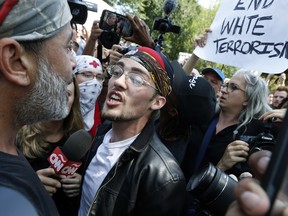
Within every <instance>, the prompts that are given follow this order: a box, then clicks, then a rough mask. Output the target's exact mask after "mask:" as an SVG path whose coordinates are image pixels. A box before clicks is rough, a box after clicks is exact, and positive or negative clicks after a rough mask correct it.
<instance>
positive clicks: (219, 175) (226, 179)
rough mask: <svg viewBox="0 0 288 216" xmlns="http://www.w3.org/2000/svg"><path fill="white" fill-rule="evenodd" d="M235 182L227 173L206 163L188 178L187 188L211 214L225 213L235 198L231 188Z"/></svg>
mask: <svg viewBox="0 0 288 216" xmlns="http://www.w3.org/2000/svg"><path fill="white" fill-rule="evenodd" d="M236 184H237V182H236V181H235V180H234V179H232V178H231V177H230V176H229V175H227V174H226V173H225V172H222V171H221V170H220V169H219V168H217V167H215V166H213V165H212V164H211V163H208V164H206V165H205V166H204V167H203V169H202V170H201V171H200V172H199V173H197V174H195V175H193V176H192V177H191V178H190V180H189V182H188V184H187V190H188V191H189V192H190V193H191V194H192V195H193V196H194V197H195V198H197V199H198V200H199V201H200V205H201V207H203V209H204V210H206V211H208V212H210V213H211V214H213V215H225V212H226V210H227V208H228V206H229V205H230V204H231V202H233V201H234V200H235V198H234V193H233V189H234V187H235V186H236Z"/></svg>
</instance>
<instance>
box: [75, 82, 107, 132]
mask: <svg viewBox="0 0 288 216" xmlns="http://www.w3.org/2000/svg"><path fill="white" fill-rule="evenodd" d="M102 87H103V86H102V84H101V83H100V82H99V81H98V80H97V79H96V78H94V79H93V80H89V81H86V82H83V83H80V84H79V90H80V106H81V113H82V116H83V118H84V124H85V129H86V130H87V131H89V130H90V129H91V128H92V126H93V124H94V110H95V103H96V100H97V98H98V96H99V95H100V93H101V90H102Z"/></svg>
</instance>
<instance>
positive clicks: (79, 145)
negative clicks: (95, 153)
mask: <svg viewBox="0 0 288 216" xmlns="http://www.w3.org/2000/svg"><path fill="white" fill-rule="evenodd" d="M91 142H92V139H91V136H90V134H89V133H88V132H87V131H85V130H84V129H81V130H78V131H76V132H75V133H73V134H72V135H71V136H70V137H69V138H68V139H67V141H66V142H65V143H64V145H63V147H61V148H60V147H59V146H58V147H56V148H55V149H54V151H53V152H52V153H51V154H50V156H49V157H48V161H49V163H50V165H51V167H52V168H53V169H54V170H55V172H56V173H57V174H60V175H66V176H71V175H73V174H74V173H75V172H76V171H77V169H78V168H79V167H80V166H81V165H82V163H81V162H80V159H81V158H82V157H84V155H85V154H86V153H87V151H88V150H89V148H90V144H91Z"/></svg>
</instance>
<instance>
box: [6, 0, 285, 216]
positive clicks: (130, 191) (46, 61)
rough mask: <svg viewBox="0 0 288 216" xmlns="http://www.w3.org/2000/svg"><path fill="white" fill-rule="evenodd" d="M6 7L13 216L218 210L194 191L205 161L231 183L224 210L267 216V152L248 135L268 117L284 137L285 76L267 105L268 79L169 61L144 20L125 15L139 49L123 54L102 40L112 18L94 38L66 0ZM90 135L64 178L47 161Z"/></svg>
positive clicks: (94, 30)
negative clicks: (77, 135) (77, 136)
mask: <svg viewBox="0 0 288 216" xmlns="http://www.w3.org/2000/svg"><path fill="white" fill-rule="evenodd" d="M7 2H8V1H4V2H3V1H2V3H0V7H1V10H0V72H1V76H0V82H1V85H0V88H1V89H2V94H1V96H0V98H1V101H2V103H1V105H0V113H1V118H0V127H1V128H2V130H1V136H0V162H1V163H0V164H1V165H0V191H3V193H2V192H1V193H0V194H1V195H0V197H1V196H4V194H5V196H7V193H11V194H10V196H13V197H15V199H13V200H11V202H13V205H15V209H16V210H17V209H20V210H18V212H17V213H15V212H14V213H13V215H20V214H21V215H47V216H48V215H49V216H51V215H53V216H55V215H64V216H65V215H69V216H73V215H79V216H84V215H101V216H105V215H107V216H111V215H119V216H120V215H121V216H122V215H125V216H129V215H137V216H138V215H152V216H153V215H155V216H156V215H157V216H158V215H171V216H177V215H179V216H180V215H183V216H192V215H215V214H214V213H213V211H212V210H211V209H206V204H207V203H201V202H203V201H200V200H199V199H198V198H197V196H195V194H193V193H192V192H191V191H190V190H188V189H187V183H188V182H189V180H191V178H192V179H193V178H197V176H198V175H199V172H201V170H202V168H203V167H205V166H206V164H211V165H212V166H214V167H217V168H218V169H219V170H220V171H221V172H223V173H226V174H227V175H230V177H231V178H232V177H233V179H234V181H235V182H236V187H235V188H234V191H235V196H234V201H233V203H232V204H231V205H230V206H229V208H228V209H227V211H226V209H224V211H226V215H229V216H230V215H231V216H232V215H233V216H234V215H265V213H266V212H267V211H268V209H269V202H270V201H269V199H268V196H267V194H266V192H265V191H264V190H263V189H262V188H261V186H260V185H259V183H258V181H257V179H261V176H262V175H263V174H264V172H265V169H266V167H267V164H268V162H269V160H270V157H271V152H270V151H267V149H264V148H263V149H260V150H261V151H257V152H256V153H253V154H252V153H251V149H253V148H254V147H255V146H254V145H256V143H255V142H254V141H251V137H253V138H256V137H258V135H259V134H261V133H262V132H263V131H265V130H266V129H267V122H270V119H273V121H272V126H271V127H269V133H271V134H272V135H273V137H274V139H275V140H277V137H278V131H279V128H280V127H281V126H282V121H283V119H284V116H285V114H286V109H287V104H288V103H287V102H288V88H287V87H286V85H285V79H286V77H285V73H282V75H281V76H280V77H279V79H281V81H280V84H279V86H278V87H277V88H276V89H275V91H274V92H273V94H272V100H271V102H269V96H268V95H269V94H268V93H269V89H268V86H269V81H267V80H265V79H263V78H262V77H260V76H258V75H255V74H254V73H253V71H249V70H242V69H240V70H238V71H236V72H235V73H234V74H233V76H231V77H226V76H225V71H224V72H223V71H222V70H220V69H219V68H203V69H201V68H195V65H196V64H195V63H196V61H197V60H198V59H199V58H198V57H197V56H196V55H195V54H192V55H191V57H190V58H189V59H188V60H187V61H186V63H185V64H184V65H181V64H180V63H179V62H177V61H176V60H175V61H171V60H170V59H169V58H168V57H167V56H166V55H165V54H164V53H162V52H161V51H159V50H156V49H155V45H156V44H155V42H154V40H153V39H152V37H151V36H150V31H149V27H148V26H147V25H146V23H145V22H144V21H143V20H141V19H140V18H139V17H138V16H134V17H132V16H131V15H126V17H127V20H129V21H130V24H131V26H132V28H133V34H132V36H129V37H125V38H124V39H125V41H128V42H129V43H134V44H136V48H135V49H134V48H133V50H130V51H129V50H128V52H127V53H123V50H119V48H120V45H119V44H114V45H113V46H112V48H111V49H106V48H103V47H102V44H101V42H100V41H99V40H98V39H99V38H100V36H101V34H102V32H103V31H104V30H107V29H108V28H111V26H114V27H115V22H116V17H115V14H114V15H113V14H108V15H107V23H105V25H104V26H106V27H105V28H107V29H101V28H100V27H99V21H94V23H93V25H92V27H91V31H90V32H88V31H87V30H86V28H85V27H82V30H80V29H79V25H78V24H77V23H75V22H72V21H71V18H72V15H71V12H70V9H69V6H68V3H67V1H66V0H50V1H42V0H24V1H13V3H12V2H11V3H7ZM2 9H3V10H2ZM23 23H25V25H23ZM210 33H211V30H210V29H206V30H205V31H204V33H203V35H201V36H199V37H197V38H195V43H196V45H197V46H205V41H206V40H207V38H208V37H209V34H210ZM122 39H123V38H122ZM103 55H105V56H104V58H103ZM196 69H197V70H198V71H201V73H199V74H194V73H193V72H192V71H193V70H196ZM283 74H284V75H283ZM83 129H84V130H85V131H87V133H89V137H90V136H91V139H92V140H93V141H92V142H91V143H90V146H89V150H88V152H87V153H86V154H85V155H84V156H83V157H82V158H81V159H80V160H81V162H82V166H81V167H80V169H77V171H76V172H74V173H73V174H71V175H62V174H61V175H60V174H59V173H58V171H59V170H55V168H53V167H51V166H50V164H49V161H48V160H47V158H48V157H49V155H51V154H52V153H53V152H54V150H55V149H56V148H60V149H61V148H62V147H63V146H64V144H65V143H66V141H67V140H68V138H69V137H70V136H71V135H72V134H73V133H74V132H77V131H79V130H83ZM270 150H271V149H270ZM272 152H273V149H272ZM59 157H60V156H59ZM68 159H69V158H68ZM57 163H58V166H59V168H60V167H61V164H60V162H57ZM61 169H62V167H61ZM230 177H229V178H230ZM7 189H9V190H8V191H7ZM10 190H11V191H12V192H13V193H12V192H11V191H10ZM4 191H5V193H4ZM15 194H19V195H20V196H18V195H17V196H15ZM8 195H9V194H8ZM208 196H209V194H208ZM7 197H9V196H7ZM16 197H17V199H16ZM278 201H279V200H278ZM24 203H25V205H26V206H27V208H24V209H21V206H23V204H24ZM27 203H28V204H29V205H27ZM279 203H280V204H279ZM276 204H277V208H275V211H277V214H281V215H288V208H287V205H283V204H281V201H279V202H276ZM2 205H5V204H0V206H1V209H4V206H2ZM2 207H3V208H2ZM5 209H7V208H5ZM6 211H7V212H2V213H3V215H11V211H12V210H11V209H8V210H6ZM8 211H9V212H8ZM2 213H1V214H2Z"/></svg>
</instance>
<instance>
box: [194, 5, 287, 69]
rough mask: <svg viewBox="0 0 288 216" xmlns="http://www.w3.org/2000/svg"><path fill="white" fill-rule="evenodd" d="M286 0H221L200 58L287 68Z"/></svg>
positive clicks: (251, 66)
mask: <svg viewBox="0 0 288 216" xmlns="http://www.w3.org/2000/svg"><path fill="white" fill-rule="evenodd" d="M287 13H288V2H287V0H222V1H221V5H220V8H219V10H218V11H217V14H216V16H215V18H214V21H213V23H212V25H211V27H210V28H211V30H212V33H209V35H208V40H207V44H206V46H205V47H204V48H200V47H197V48H196V50H195V51H194V53H195V54H196V55H197V56H199V57H200V58H202V59H205V60H208V61H213V62H218V63H223V64H226V65H230V66H235V67H238V68H245V69H250V70H257V71H260V72H264V73H281V72H283V71H285V70H286V69H287V68H288V28H287V27H288V19H287Z"/></svg>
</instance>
